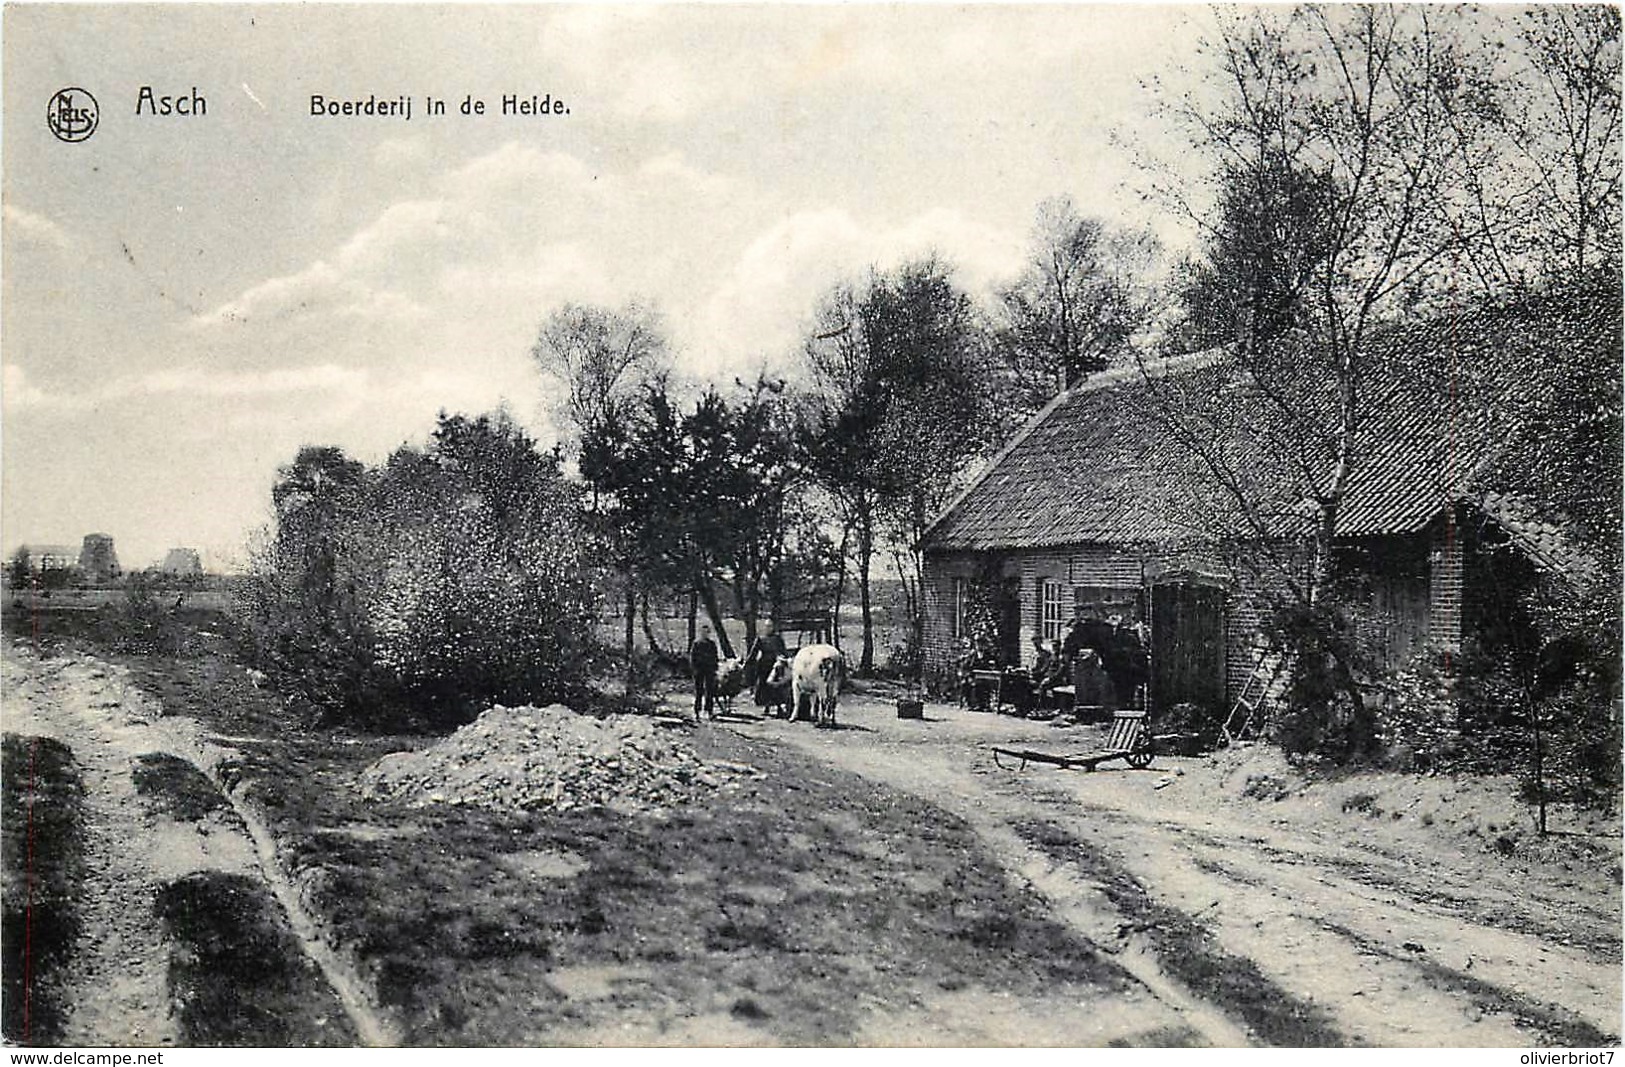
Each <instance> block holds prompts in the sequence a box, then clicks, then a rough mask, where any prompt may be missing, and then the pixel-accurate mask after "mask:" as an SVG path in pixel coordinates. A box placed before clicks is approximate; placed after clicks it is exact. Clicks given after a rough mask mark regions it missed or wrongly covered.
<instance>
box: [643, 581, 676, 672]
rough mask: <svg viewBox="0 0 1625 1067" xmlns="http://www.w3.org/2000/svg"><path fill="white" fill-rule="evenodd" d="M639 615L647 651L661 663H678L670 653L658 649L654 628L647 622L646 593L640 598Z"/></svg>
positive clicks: (658, 642) (647, 601)
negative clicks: (647, 646)
mask: <svg viewBox="0 0 1625 1067" xmlns="http://www.w3.org/2000/svg"><path fill="white" fill-rule="evenodd" d="M639 615H640V617H641V619H642V622H643V639H644V640H645V641H647V642H649V651H650V652H652V653H653V654H654V656H655V658H656V659H659V660H662V661H664V662H666V663H676V662H679V661H678V658H677V657H676V656H675V655H673V654H672V653H670V652H668V651H666V650H665V649H663V648H661V647H660V641H659V639H658V638H657V637H656V636H655V629H654V626H653V625H652V624H651V623H650V622H649V594H648V593H644V594H643V596H642V597H641V598H640V611H639Z"/></svg>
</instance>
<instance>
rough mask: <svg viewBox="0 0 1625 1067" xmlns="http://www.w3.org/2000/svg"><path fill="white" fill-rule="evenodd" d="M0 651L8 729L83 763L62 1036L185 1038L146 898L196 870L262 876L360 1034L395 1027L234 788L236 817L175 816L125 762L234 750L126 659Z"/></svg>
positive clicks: (368, 1036)
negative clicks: (150, 800)
mask: <svg viewBox="0 0 1625 1067" xmlns="http://www.w3.org/2000/svg"><path fill="white" fill-rule="evenodd" d="M3 655H4V682H5V693H6V707H5V724H4V725H5V729H6V731H7V732H11V733H19V734H25V735H36V736H46V737H53V738H56V739H57V740H59V741H61V742H63V743H64V744H66V745H67V746H68V747H69V748H70V749H72V751H73V754H74V759H75V760H76V761H77V762H78V764H79V765H80V767H81V768H82V770H83V779H84V785H85V861H86V875H85V885H84V894H83V897H82V899H81V901H80V914H81V919H82V922H83V932H82V934H81V936H80V939H79V943H78V946H77V949H76V952H75V955H74V958H73V960H72V962H71V963H70V964H69V967H68V974H67V976H66V981H67V983H68V990H67V997H66V1001H67V1003H68V1004H69V1005H71V1007H70V1011H69V1015H68V1018H67V1020H66V1023H65V1026H64V1033H63V1035H62V1041H63V1043H64V1044H66V1045H135V1046H152V1045H172V1044H176V1043H178V1042H179V1041H180V1035H179V1034H178V1032H177V1029H176V1026H175V1022H174V1019H173V1017H172V1012H171V1004H170V1000H169V992H168V988H167V970H168V964H169V949H168V945H167V944H166V942H165V941H164V938H163V936H162V923H160V922H159V920H158V919H157V917H156V916H155V915H154V912H153V902H154V897H155V893H156V891H157V888H158V886H159V885H160V884H161V883H163V882H167V881H170V880H172V879H175V878H178V877H180V876H182V875H185V874H190V873H192V872H195V871H221V872H226V873H231V874H243V875H248V876H250V877H254V878H258V879H260V880H261V881H263V882H265V883H266V884H267V885H268V887H269V888H270V889H271V890H272V891H273V893H274V894H275V895H276V896H277V898H278V900H279V901H280V902H281V903H282V904H283V906H284V909H285V910H286V911H287V912H288V916H289V919H290V921H291V922H292V925H293V928H294V932H295V934H296V935H297V936H298V937H299V939H300V941H301V943H302V944H303V946H304V949H305V951H306V952H307V953H308V954H309V955H310V956H311V957H312V958H313V959H314V960H315V962H316V963H317V965H318V966H319V967H320V968H321V969H322V970H323V972H324V973H325V974H326V975H327V977H328V979H329V983H330V985H331V986H333V988H334V989H335V990H336V991H337V992H338V994H339V996H340V999H341V1001H342V1002H343V1003H344V1006H345V1007H346V1009H347V1011H348V1012H349V1014H350V1016H351V1020H352V1022H353V1023H354V1024H355V1026H356V1031H357V1032H358V1033H359V1034H361V1035H362V1038H363V1040H364V1041H366V1042H367V1043H368V1044H391V1043H393V1035H392V1033H391V1032H390V1031H389V1030H388V1028H387V1027H385V1026H384V1025H383V1024H381V1023H380V1022H379V1020H378V1019H377V1017H376V1015H375V1013H374V1012H373V1010H372V1007H371V1005H370V1004H368V1003H367V1002H366V1001H365V1000H364V998H362V997H361V995H360V994H359V993H358V992H356V990H357V988H358V983H357V982H356V981H355V979H354V978H353V976H352V975H350V974H348V972H347V971H345V970H344V968H343V967H342V965H341V963H340V961H339V960H338V959H337V957H336V956H335V955H334V954H333V953H332V952H331V951H329V950H328V948H327V946H326V945H325V944H323V943H321V941H320V940H319V938H318V937H317V934H316V927H315V925H314V923H313V922H312V921H311V920H310V918H309V917H308V916H306V915H304V914H303V913H302V912H301V911H300V910H299V906H298V901H297V894H296V893H295V892H294V890H293V888H292V886H291V885H289V884H288V882H287V879H286V878H285V877H284V876H283V875H282V873H281V871H280V870H279V869H278V868H277V867H276V865H275V860H274V850H273V849H272V846H271V844H270V837H269V834H268V833H266V832H265V831H264V829H263V827H261V826H260V825H259V823H258V822H257V821H256V819H255V817H254V815H253V813H252V812H250V811H248V810H246V809H244V808H243V807H242V806H241V805H240V804H236V802H235V801H233V805H234V807H235V809H236V814H237V816H238V817H239V819H240V820H241V821H240V822H239V821H238V820H230V819H227V818H223V817H220V816H211V817H209V818H207V819H205V820H203V821H202V822H199V823H190V822H188V823H179V822H176V821H174V820H172V819H169V818H166V817H163V816H160V815H156V814H154V813H153V812H152V811H151V810H150V809H149V806H148V805H147V804H145V803H144V802H143V801H142V798H141V797H140V796H139V795H138V794H137V792H136V788H135V784H134V779H133V777H132V772H133V769H134V767H135V764H136V759H137V757H139V756H141V755H144V754H148V753H167V754H169V755H173V756H177V757H179V758H181V759H184V760H186V761H188V762H190V763H192V764H193V765H194V766H196V767H198V768H199V770H201V771H203V772H205V773H206V774H208V773H209V772H210V771H211V770H212V769H213V768H215V767H217V766H219V764H220V763H221V762H222V761H223V760H224V759H226V758H227V757H228V756H230V755H231V752H230V750H229V749H227V748H224V747H221V746H220V745H219V744H217V743H216V742H215V741H212V740H210V739H209V738H208V737H207V735H205V734H204V733H203V731H202V730H201V729H200V728H199V727H198V725H197V724H196V723H195V722H193V721H191V720H189V719H184V718H165V717H162V715H161V713H160V711H159V709H158V707H157V705H156V704H155V703H154V701H153V700H152V699H151V698H149V697H148V696H147V695H146V694H144V693H142V692H141V691H140V690H139V689H138V688H137V687H136V686H135V685H134V684H133V683H132V682H131V681H130V680H129V676H128V672H127V671H125V670H124V669H123V668H120V667H117V666H114V665H112V664H109V663H107V662H105V661H103V660H100V659H98V658H96V657H92V656H87V655H83V654H70V655H63V656H58V657H53V658H50V659H41V658H39V657H38V656H36V655H34V653H33V652H32V651H31V650H30V649H28V648H26V647H24V646H21V645H18V644H15V643H12V642H5V643H4V649H3ZM209 776H210V777H211V778H212V777H213V775H212V774H210V775H209ZM216 784H217V785H218V782H217V783H216ZM227 795H228V797H229V794H227ZM244 825H246V827H247V829H248V830H249V833H244V831H243V826H244Z"/></svg>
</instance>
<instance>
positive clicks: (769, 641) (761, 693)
mask: <svg viewBox="0 0 1625 1067" xmlns="http://www.w3.org/2000/svg"><path fill="white" fill-rule="evenodd" d="M787 654H788V653H787V650H786V649H785V647H784V638H782V637H780V636H779V634H778V631H776V630H775V629H774V628H773V620H772V619H764V620H763V621H762V630H761V632H760V633H758V634H757V635H756V643H755V644H754V645H752V646H750V651H749V652H748V653H746V654H745V677H747V678H753V679H755V682H756V693H755V695H756V706H757V707H759V708H768V707H774V706H778V705H783V704H786V703H788V699H787V697H786V695H785V693H784V691H783V690H784V687H783V686H772V685H769V684H768V683H767V680H768V678H770V677H771V676H772V674H773V664H774V663H775V662H777V661H778V659H779V657H780V656H784V655H787Z"/></svg>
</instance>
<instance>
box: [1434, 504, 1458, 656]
mask: <svg viewBox="0 0 1625 1067" xmlns="http://www.w3.org/2000/svg"><path fill="white" fill-rule="evenodd" d="M1428 563H1429V567H1428V628H1427V639H1428V644H1429V645H1430V646H1431V647H1432V648H1434V649H1437V650H1438V651H1440V652H1442V653H1444V658H1445V666H1446V667H1447V668H1448V666H1449V661H1450V660H1451V658H1453V657H1454V656H1456V655H1457V654H1459V653H1460V652H1461V597H1462V531H1461V527H1460V525H1459V524H1458V523H1457V521H1456V516H1455V514H1454V513H1453V512H1452V513H1446V515H1445V517H1444V519H1443V520H1441V521H1440V522H1438V523H1436V524H1435V526H1434V530H1433V543H1432V545H1431V547H1430V550H1429V552H1428Z"/></svg>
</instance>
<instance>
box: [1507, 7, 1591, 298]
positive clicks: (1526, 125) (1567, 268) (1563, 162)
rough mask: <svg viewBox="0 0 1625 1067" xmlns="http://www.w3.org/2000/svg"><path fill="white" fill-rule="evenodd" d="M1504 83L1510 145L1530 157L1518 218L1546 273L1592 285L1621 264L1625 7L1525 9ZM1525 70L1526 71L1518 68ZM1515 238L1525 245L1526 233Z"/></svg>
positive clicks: (1517, 189)
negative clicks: (1623, 14)
mask: <svg viewBox="0 0 1625 1067" xmlns="http://www.w3.org/2000/svg"><path fill="white" fill-rule="evenodd" d="M1518 43H1519V44H1520V45H1521V49H1519V55H1518V56H1517V58H1516V60H1515V61H1514V69H1513V70H1512V71H1511V72H1509V73H1511V74H1512V77H1511V78H1506V79H1501V82H1502V84H1503V85H1517V86H1519V87H1520V88H1521V89H1523V90H1524V91H1521V92H1511V91H1506V92H1505V93H1504V96H1505V100H1504V103H1503V104H1502V106H1501V108H1500V110H1499V114H1500V115H1501V116H1502V117H1503V128H1504V131H1505V133H1506V135H1507V136H1506V138H1505V146H1506V147H1507V148H1509V149H1510V151H1511V153H1513V154H1515V156H1516V158H1517V159H1518V160H1519V161H1520V162H1522V163H1523V164H1524V165H1525V168H1526V180H1525V182H1524V183H1521V184H1519V185H1514V186H1513V192H1514V193H1515V194H1516V195H1514V196H1513V197H1512V198H1511V199H1512V204H1513V208H1514V212H1515V217H1516V218H1518V219H1519V220H1521V221H1523V222H1524V223H1525V225H1526V226H1527V227H1528V230H1529V231H1530V232H1527V233H1526V234H1524V235H1523V236H1524V239H1525V241H1526V242H1527V243H1528V244H1529V245H1530V246H1531V247H1532V250H1533V252H1534V256H1535V259H1536V261H1537V263H1538V266H1539V269H1540V272H1541V275H1542V276H1543V277H1544V278H1545V279H1546V280H1548V281H1549V282H1550V283H1552V284H1557V285H1562V284H1569V285H1573V284H1583V283H1585V282H1587V281H1589V280H1594V278H1595V277H1597V276H1599V275H1606V274H1612V275H1614V276H1616V277H1617V275H1618V274H1619V269H1620V184H1619V162H1620V12H1619V9H1618V8H1617V7H1613V6H1603V5H1600V4H1599V5H1576V6H1572V7H1568V6H1561V7H1560V6H1543V7H1538V8H1531V9H1529V10H1528V11H1526V12H1524V13H1523V26H1522V29H1521V32H1520V33H1519V35H1518ZM1519 75H1521V77H1520V76H1519ZM1506 243H1511V244H1512V245H1513V251H1514V252H1515V251H1517V242H1516V241H1513V242H1503V244H1506Z"/></svg>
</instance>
